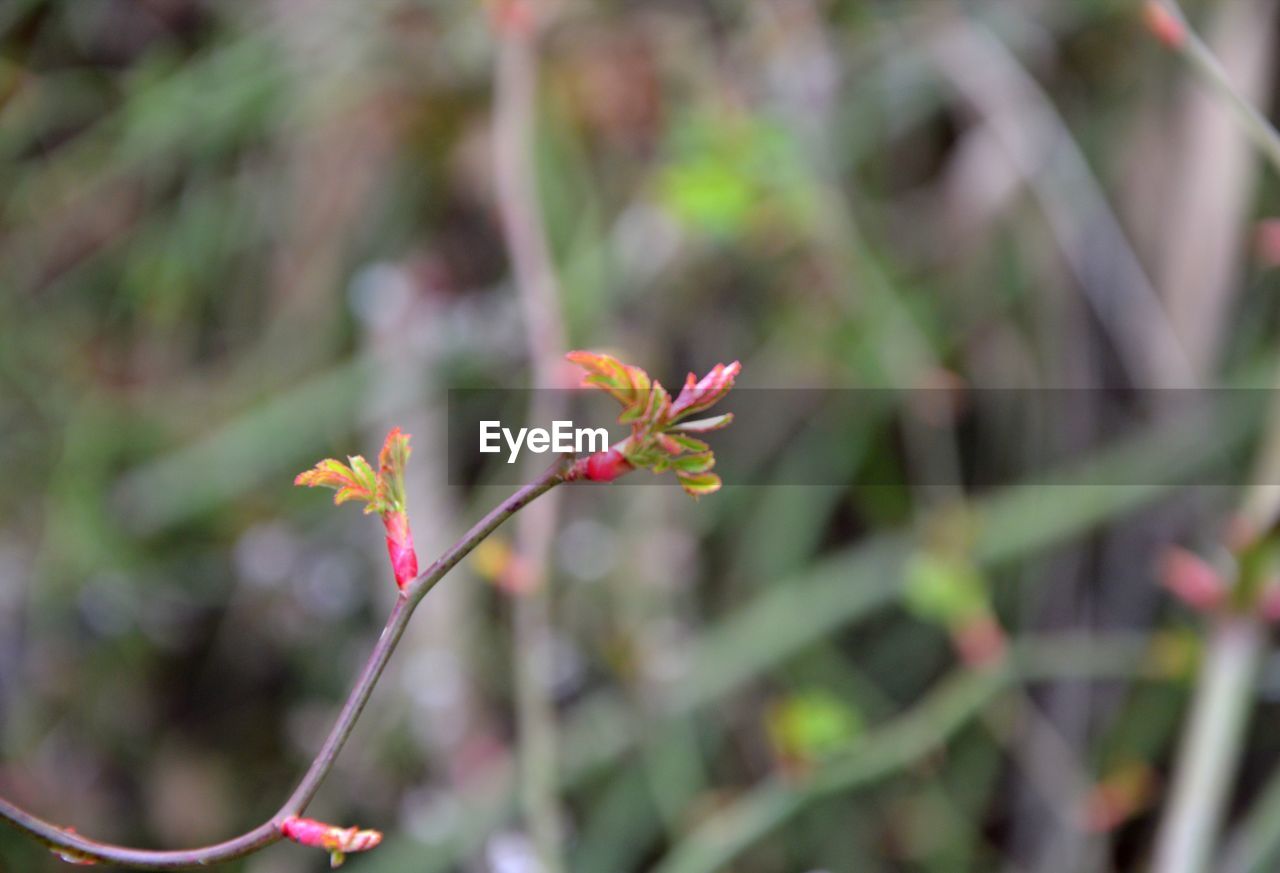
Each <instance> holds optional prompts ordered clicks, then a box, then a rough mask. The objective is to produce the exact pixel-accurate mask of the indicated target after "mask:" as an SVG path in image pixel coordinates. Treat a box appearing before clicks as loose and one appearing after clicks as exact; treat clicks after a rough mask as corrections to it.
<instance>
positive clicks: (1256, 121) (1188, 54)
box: [1146, 0, 1280, 171]
mask: <svg viewBox="0 0 1280 873" xmlns="http://www.w3.org/2000/svg"><path fill="white" fill-rule="evenodd" d="M1146 9H1147V20H1148V22H1149V23H1150V25H1151V28H1152V30H1153V31H1154V32H1155V34H1156V35H1157V36H1158V37H1159V38H1160V40H1161V41H1162V42H1164V43H1165V44H1166V45H1168V46H1169V47H1170V48H1172V49H1173V50H1174V51H1176V52H1178V54H1179V55H1181V56H1182V58H1183V59H1185V60H1186V61H1187V64H1188V65H1189V66H1190V67H1191V69H1192V70H1193V71H1194V72H1195V73H1196V74H1197V75H1198V76H1200V78H1201V79H1202V80H1203V81H1204V82H1205V83H1206V84H1208V85H1209V86H1210V87H1212V88H1213V89H1214V90H1215V91H1216V92H1217V93H1218V94H1219V96H1221V97H1222V100H1223V103H1224V104H1225V105H1226V106H1227V107H1229V108H1230V109H1231V111H1232V112H1233V113H1234V114H1235V116H1236V118H1237V119H1238V120H1239V122H1240V124H1241V126H1242V127H1243V128H1244V131H1245V133H1247V134H1248V135H1249V138H1250V139H1251V140H1253V144H1254V145H1255V146H1257V147H1258V150H1259V151H1261V152H1262V154H1263V155H1264V156H1265V157H1266V159H1267V160H1268V161H1269V162H1270V163H1271V166H1272V167H1274V168H1275V169H1276V170H1277V171H1280V132H1277V131H1276V129H1275V127H1274V126H1272V124H1271V122H1270V121H1268V120H1267V118H1266V116H1265V115H1263V114H1262V113H1261V112H1259V111H1258V108H1257V107H1256V106H1254V105H1253V103H1251V102H1250V101H1249V100H1248V98H1246V97H1245V96H1244V95H1243V94H1241V93H1240V90H1239V89H1238V88H1236V86H1235V84H1234V83H1232V81H1231V78H1230V77H1229V76H1228V75H1227V73H1226V71H1225V70H1223V68H1222V64H1220V63H1219V62H1218V59H1217V58H1216V57H1214V55H1213V52H1212V51H1210V49H1209V47H1208V46H1207V45H1205V42H1204V40H1202V39H1201V38H1200V37H1199V36H1197V35H1196V33H1195V31H1193V30H1192V29H1191V26H1190V25H1189V24H1188V23H1187V18H1186V16H1185V15H1183V13H1182V9H1181V8H1180V7H1179V6H1178V4H1177V3H1175V2H1174V0H1147V6H1146Z"/></svg>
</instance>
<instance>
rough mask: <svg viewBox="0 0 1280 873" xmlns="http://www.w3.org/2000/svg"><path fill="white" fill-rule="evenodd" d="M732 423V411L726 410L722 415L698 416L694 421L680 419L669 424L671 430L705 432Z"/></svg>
mask: <svg viewBox="0 0 1280 873" xmlns="http://www.w3.org/2000/svg"><path fill="white" fill-rule="evenodd" d="M731 424H733V413H732V412H726V413H725V414H724V415H717V416H714V417H712V418H699V419H697V420H696V421H682V422H680V423H679V424H675V425H672V426H671V429H672V430H673V431H680V432H681V433H707V432H709V431H713V430H719V429H720V428H722V427H728V426H729V425H731Z"/></svg>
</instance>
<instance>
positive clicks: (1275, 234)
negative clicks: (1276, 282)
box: [1253, 218, 1280, 267]
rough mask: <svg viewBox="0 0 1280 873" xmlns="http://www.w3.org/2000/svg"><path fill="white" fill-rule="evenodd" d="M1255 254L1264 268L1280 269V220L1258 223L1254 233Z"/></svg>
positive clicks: (1271, 219) (1272, 219) (1267, 220)
mask: <svg viewBox="0 0 1280 873" xmlns="http://www.w3.org/2000/svg"><path fill="white" fill-rule="evenodd" d="M1253 247H1254V254H1255V256H1256V257H1257V258H1258V262H1259V263H1261V264H1262V266H1264V267H1280V218H1268V219H1265V220H1263V221H1259V222H1258V226H1257V228H1256V229H1255V230H1254V233H1253Z"/></svg>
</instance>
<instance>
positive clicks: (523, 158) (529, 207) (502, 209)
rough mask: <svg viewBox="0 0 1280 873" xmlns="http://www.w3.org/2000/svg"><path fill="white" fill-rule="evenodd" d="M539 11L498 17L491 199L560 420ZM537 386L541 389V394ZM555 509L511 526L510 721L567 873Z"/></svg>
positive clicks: (546, 864) (505, 5) (541, 416)
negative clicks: (540, 141) (555, 682)
mask: <svg viewBox="0 0 1280 873" xmlns="http://www.w3.org/2000/svg"><path fill="white" fill-rule="evenodd" d="M535 18H536V13H535V4H534V3H531V2H526V0H503V2H501V3H500V4H499V5H498V8H497V10H496V12H495V18H494V33H495V38H496V40H497V59H496V64H497V67H496V70H495V78H494V102H493V155H494V173H495V179H496V197H497V206H498V212H499V217H500V219H501V222H502V232H503V237H504V240H505V242H506V246H507V251H508V254H509V255H510V258H511V265H512V270H513V273H514V277H515V286H516V292H517V296H518V297H519V300H520V305H521V308H522V310H523V312H524V320H525V334H526V336H527V338H528V343H529V355H530V363H531V364H532V374H533V386H534V389H535V390H534V391H533V394H532V402H531V403H530V408H529V415H530V418H531V419H532V420H533V421H535V422H548V423H549V422H550V421H552V420H554V419H557V418H563V417H564V416H563V414H562V413H561V409H560V407H561V406H562V405H563V403H562V399H561V394H560V392H558V391H555V390H554V389H555V388H557V387H559V380H558V379H557V377H556V376H557V373H558V372H559V369H558V368H559V367H560V366H561V355H563V353H564V352H565V337H564V325H563V321H562V319H561V315H560V300H559V293H558V288H557V282H556V275H555V267H554V266H553V263H552V259H551V251H550V246H549V244H548V241H547V233H546V227H545V224H544V221H543V217H542V210H541V204H540V203H539V199H538V194H537V178H538V176H537V167H536V162H535V160H534V133H535V128H534V112H535V106H536V100H537V94H536V83H537V77H538V58H537V46H536V39H537V31H536V23H535ZM539 389H541V390H539ZM558 515H559V502H558V501H556V500H552V501H548V502H546V503H544V504H543V505H541V506H539V507H538V511H537V512H535V513H532V514H526V515H525V516H524V517H522V518H521V520H520V523H519V525H518V527H517V529H516V541H517V545H516V553H517V560H518V566H517V570H518V574H519V583H518V590H517V593H516V595H515V598H514V601H515V603H514V622H515V627H514V653H513V661H512V667H513V670H514V673H515V684H516V714H517V723H518V733H519V752H520V760H519V764H520V771H521V772H520V777H521V778H520V799H521V806H522V808H523V812H524V815H525V819H526V821H527V824H528V828H529V832H530V836H531V837H532V839H533V842H534V846H535V848H536V851H537V854H538V857H539V860H540V862H541V870H542V871H543V873H554V871H556V870H559V869H561V868H563V866H564V864H563V861H562V858H561V854H562V850H561V846H562V842H563V840H562V837H561V830H562V828H561V822H560V808H559V802H558V798H557V784H556V744H555V731H556V717H555V709H554V701H553V699H552V694H551V687H550V685H551V664H550V663H549V660H550V658H551V652H552V648H553V647H552V645H551V642H552V640H551V600H550V593H549V592H548V591H547V586H546V584H545V582H546V575H547V565H548V562H549V559H550V552H551V542H552V537H553V535H554V532H555V527H556V520H557V517H558Z"/></svg>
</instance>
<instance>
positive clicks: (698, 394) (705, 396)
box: [671, 361, 742, 421]
mask: <svg viewBox="0 0 1280 873" xmlns="http://www.w3.org/2000/svg"><path fill="white" fill-rule="evenodd" d="M740 372H742V364H740V363H738V362H737V361H734V362H733V363H732V364H729V365H728V366H725V365H724V364H716V365H715V366H714V367H712V368H711V372H709V373H707V375H705V376H703V377H702V378H701V379H698V377H696V376H695V375H694V374H693V373H690V374H689V377H688V378H687V379H686V380H685V383H684V388H683V389H682V390H681V391H680V395H679V396H678V397H677V398H676V399H675V402H674V403H672V404H671V420H672V421H679V420H680V419H681V418H683V417H685V416H686V415H691V414H692V413H695V412H701V411H702V410H704V409H710V408H711V407H712V406H715V405H716V403H717V402H719V401H720V399H721V398H722V397H724V396H725V395H726V394H728V393H729V389H731V388H732V387H733V380H734V379H735V378H737V376H738V373H740Z"/></svg>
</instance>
